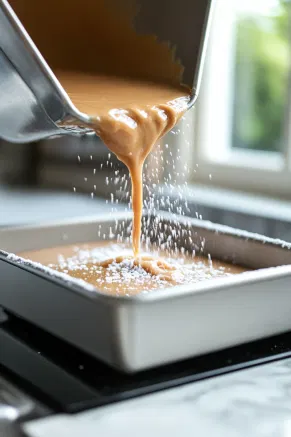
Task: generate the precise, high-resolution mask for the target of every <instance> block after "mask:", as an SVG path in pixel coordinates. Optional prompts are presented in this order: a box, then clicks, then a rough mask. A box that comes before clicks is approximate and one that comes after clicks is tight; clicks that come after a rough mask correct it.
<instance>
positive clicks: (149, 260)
mask: <svg viewBox="0 0 291 437" xmlns="http://www.w3.org/2000/svg"><path fill="white" fill-rule="evenodd" d="M19 255H20V256H21V257H23V258H28V259H30V260H32V261H35V262H39V263H41V264H43V265H45V266H49V267H51V268H52V269H54V270H56V271H58V272H63V273H66V274H68V275H70V276H72V277H74V278H79V279H83V280H84V281H86V282H88V283H90V284H92V285H94V286H95V287H96V288H97V289H98V290H100V291H102V292H104V293H107V294H111V295H118V296H123V295H134V294H138V293H140V292H142V291H150V290H157V289H162V288H166V287H174V286H176V285H181V284H195V283H197V282H202V281H207V280H210V279H214V278H220V277H224V276H230V275H237V274H239V273H242V272H244V271H245V270H246V269H244V268H242V267H239V266H234V265H232V264H228V263H223V262H220V261H210V260H208V259H207V258H205V257H199V256H195V258H194V259H193V258H192V257H190V256H189V257H187V256H182V255H176V256H175V257H173V256H171V257H169V255H168V254H166V253H161V252H159V253H153V251H152V250H151V252H150V254H149V255H148V254H144V257H143V261H142V263H139V261H138V258H135V257H134V256H132V251H131V248H130V247H129V246H127V245H125V244H121V243H112V242H102V243H100V242H99V243H90V244H82V245H78V246H76V245H68V246H62V247H55V248H49V249H41V250H37V251H30V252H23V253H19Z"/></svg>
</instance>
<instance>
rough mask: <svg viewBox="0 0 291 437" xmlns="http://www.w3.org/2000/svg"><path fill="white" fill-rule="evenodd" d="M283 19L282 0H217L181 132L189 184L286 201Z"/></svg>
mask: <svg viewBox="0 0 291 437" xmlns="http://www.w3.org/2000/svg"><path fill="white" fill-rule="evenodd" d="M290 23H291V2H290V1H289V0H244V1H241V0H217V6H216V9H215V13H214V18H213V23H212V30H211V35H210V41H209V46H208V53H207V59H206V65H205V70H204V75H203V83H202V88H201V92H200V96H199V99H198V102H197V105H196V109H195V110H194V113H195V123H194V128H193V131H191V130H190V132H191V133H190V134H189V135H192V137H191V138H192V141H193V135H194V137H195V141H194V142H195V156H194V158H193V161H194V163H195V164H196V165H197V164H198V165H199V167H198V168H197V171H196V173H195V176H194V180H195V181H200V182H203V183H205V182H209V180H210V178H211V183H212V185H213V186H215V184H216V185H220V186H225V187H229V188H234V189H243V190H249V191H259V192H262V193H265V194H270V195H276V196H284V197H289V198H291V81H290V79H291V76H290V65H291V64H290V61H291V25H290ZM289 27H290V28H289ZM189 117H192V118H193V111H191V112H190V113H189V114H188V115H187V119H188V120H189ZM181 141H182V142H184V138H182V139H181ZM210 175H211V176H212V177H211V176H210Z"/></svg>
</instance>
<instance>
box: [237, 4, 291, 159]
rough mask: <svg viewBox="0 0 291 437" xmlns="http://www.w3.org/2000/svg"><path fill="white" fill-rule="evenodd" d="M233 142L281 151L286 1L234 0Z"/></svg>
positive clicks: (285, 82) (286, 57)
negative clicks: (235, 10)
mask: <svg viewBox="0 0 291 437" xmlns="http://www.w3.org/2000/svg"><path fill="white" fill-rule="evenodd" d="M236 3H237V13H236V43H235V71H234V101H233V105H234V108H233V127H232V147H234V148H244V149H245V148H247V149H257V150H267V151H282V150H283V132H284V122H285V109H286V104H287V102H286V96H287V89H288V68H289V53H290V52H291V48H290V47H289V46H288V44H290V42H288V32H289V29H288V22H289V11H290V2H289V1H288V0H245V1H241V0H236Z"/></svg>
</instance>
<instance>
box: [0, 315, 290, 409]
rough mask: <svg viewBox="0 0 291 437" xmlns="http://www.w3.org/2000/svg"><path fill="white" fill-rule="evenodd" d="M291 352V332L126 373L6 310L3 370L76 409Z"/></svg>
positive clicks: (0, 330) (1, 326)
mask: <svg viewBox="0 0 291 437" xmlns="http://www.w3.org/2000/svg"><path fill="white" fill-rule="evenodd" d="M287 357H291V332H288V333H285V334H282V335H279V336H274V337H270V338H267V339H264V340H259V341H254V342H252V343H248V344H244V345H241V346H236V347H233V348H229V349H225V350H223V351H219V352H215V353H211V354H207V355H203V356H200V357H196V358H193V359H190V360H186V361H182V362H179V363H175V364H171V365H167V366H163V367H159V368H157V369H153V370H148V371H143V372H139V373H136V374H133V375H126V374H124V373H120V372H118V371H116V370H113V369H111V368H110V367H108V366H107V365H105V364H103V363H101V362H100V361H98V360H96V359H95V358H92V357H90V356H89V355H87V354H85V353H83V352H81V351H79V350H78V349H76V348H74V347H73V346H71V345H69V344H67V343H65V342H64V341H62V340H59V339H57V338H56V337H54V336H52V335H50V334H48V333H47V332H44V331H43V330H41V329H39V328H37V327H35V326H32V325H31V324H29V323H27V322H25V321H23V320H21V319H19V318H17V317H15V316H13V315H11V314H7V313H5V317H2V321H1V318H0V371H1V373H3V374H4V375H6V376H7V377H8V378H10V379H11V380H12V381H13V382H15V383H17V384H18V386H19V387H21V388H23V389H24V390H25V391H26V392H28V393H30V394H31V395H33V396H34V397H36V398H38V399H39V400H40V401H42V402H43V403H45V404H46V405H47V406H49V407H51V408H52V409H53V411H55V412H67V413H74V412H78V411H81V410H85V409H88V408H91V407H97V406H101V405H105V404H109V403H112V402H117V401H120V400H125V399H129V398H132V397H136V396H140V395H143V394H147V393H151V392H155V391H158V390H164V389H166V388H170V387H174V386H177V385H181V384H186V383H189V382H193V381H198V380H201V379H205V378H209V377H214V376H216V375H221V374H224V373H228V372H232V371H235V370H238V369H243V368H246V367H251V366H255V365H258V364H261V363H267V362H270V361H275V360H279V359H284V358H287Z"/></svg>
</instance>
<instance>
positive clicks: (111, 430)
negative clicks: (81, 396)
mask: <svg viewBox="0 0 291 437" xmlns="http://www.w3.org/2000/svg"><path fill="white" fill-rule="evenodd" d="M26 432H28V433H29V435H30V436H31V437H51V436H54V437H65V436H70V437H83V436H84V437H97V436H102V437H105V436H106V437H117V436H118V437H125V436H126V437H130V436H134V437H149V436H161V437H163V436H167V437H184V436H185V437H188V436H189V437H190V436H191V437H194V436H199V437H204V436H205V437H291V359H286V360H282V361H278V362H274V363H270V364H266V365H261V366H258V367H254V368H252V369H247V370H241V371H237V372H234V373H231V374H227V375H223V376H218V377H215V378H211V379H208V380H204V381H200V382H196V383H191V384H188V385H185V386H181V387H177V388H174V389H170V390H165V391H162V392H159V393H155V394H151V395H147V396H143V397H140V398H137V399H133V400H130V401H125V402H121V403H118V404H115V405H111V406H107V407H102V408H98V409H95V410H91V411H88V412H86V413H81V414H78V415H75V416H65V415H61V416H55V417H51V418H49V419H43V420H39V421H37V422H31V423H30V424H28V425H26Z"/></svg>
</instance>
